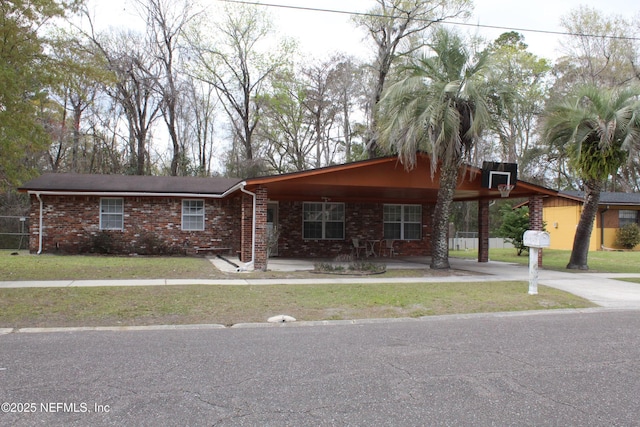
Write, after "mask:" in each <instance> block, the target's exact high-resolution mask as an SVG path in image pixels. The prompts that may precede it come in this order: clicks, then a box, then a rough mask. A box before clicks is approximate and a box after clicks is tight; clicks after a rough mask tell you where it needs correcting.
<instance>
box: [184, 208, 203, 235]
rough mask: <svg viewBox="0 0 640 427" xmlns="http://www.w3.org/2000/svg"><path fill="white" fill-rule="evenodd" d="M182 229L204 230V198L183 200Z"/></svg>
mask: <svg viewBox="0 0 640 427" xmlns="http://www.w3.org/2000/svg"><path fill="white" fill-rule="evenodd" d="M182 229H183V230H191V231H202V230H204V200H183V201H182Z"/></svg>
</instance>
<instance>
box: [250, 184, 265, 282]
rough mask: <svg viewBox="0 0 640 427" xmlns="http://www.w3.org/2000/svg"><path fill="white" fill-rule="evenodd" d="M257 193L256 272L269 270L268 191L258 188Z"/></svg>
mask: <svg viewBox="0 0 640 427" xmlns="http://www.w3.org/2000/svg"><path fill="white" fill-rule="evenodd" d="M255 193H256V259H255V260H254V265H253V267H254V268H255V269H256V270H266V269H267V255H268V252H267V245H268V236H267V201H268V195H267V189H266V188H265V187H258V188H257V189H256V191H255Z"/></svg>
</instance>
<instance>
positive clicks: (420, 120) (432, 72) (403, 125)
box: [380, 29, 490, 269]
mask: <svg viewBox="0 0 640 427" xmlns="http://www.w3.org/2000/svg"><path fill="white" fill-rule="evenodd" d="M429 47H430V48H431V50H432V51H433V53H434V55H432V56H423V57H421V58H419V59H416V60H414V61H413V63H412V64H411V65H410V66H409V67H407V70H406V72H407V74H406V76H405V77H404V78H402V79H401V80H400V81H398V82H397V83H395V84H393V85H392V86H390V87H389V89H388V90H387V92H386V93H385V95H384V97H383V99H382V101H381V107H382V109H381V118H380V119H381V123H382V126H381V130H380V138H381V141H382V143H383V144H385V145H387V146H388V147H391V148H392V149H394V150H395V151H397V153H398V156H399V158H400V160H401V161H402V163H403V164H404V165H405V167H406V168H407V169H411V168H413V167H414V166H415V162H416V152H417V151H418V150H425V151H427V152H428V153H429V154H430V158H431V163H432V164H431V173H432V179H433V174H434V173H435V171H436V170H437V169H439V170H440V186H439V189H438V196H437V201H436V206H435V212H434V218H433V233H432V257H431V268H434V269H448V268H449V242H448V239H447V233H448V228H449V216H450V210H451V203H452V201H453V196H454V193H455V188H456V185H457V181H458V170H459V168H460V166H461V165H462V164H463V161H464V160H465V158H467V157H465V156H468V155H469V154H470V153H471V150H472V149H473V147H474V144H475V140H476V139H477V137H478V136H479V135H480V132H481V131H482V130H483V128H485V127H486V125H487V124H488V123H489V121H490V114H489V109H488V106H487V96H486V94H485V90H486V87H487V86H486V84H485V79H484V72H485V71H486V70H487V67H486V65H487V59H488V54H487V52H486V51H485V52H483V53H480V54H478V55H477V56H474V55H473V53H472V52H471V51H470V50H468V49H467V46H466V44H465V42H464V41H463V40H462V38H461V37H460V36H458V35H457V34H455V33H452V32H450V31H447V30H444V29H443V30H439V31H438V32H436V33H435V34H434V39H433V43H432V44H430V45H429Z"/></svg>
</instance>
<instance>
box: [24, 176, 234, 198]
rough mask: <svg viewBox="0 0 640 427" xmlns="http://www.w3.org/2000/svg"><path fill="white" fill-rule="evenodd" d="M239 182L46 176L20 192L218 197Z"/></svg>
mask: <svg viewBox="0 0 640 427" xmlns="http://www.w3.org/2000/svg"><path fill="white" fill-rule="evenodd" d="M240 182H242V180H240V179H237V178H199V177H182V176H179V177H178V176H134V175H89V174H71V173H60V174H57V173H49V174H44V175H42V176H40V177H38V178H35V179H32V180H31V181H29V182H27V183H25V184H24V185H23V186H22V187H20V188H19V190H20V191H51V192H83V193H84V192H86V193H165V194H169V193H182V194H211V195H220V194H223V193H225V192H226V191H228V190H230V189H232V188H233V187H234V186H235V185H237V184H239V183H240Z"/></svg>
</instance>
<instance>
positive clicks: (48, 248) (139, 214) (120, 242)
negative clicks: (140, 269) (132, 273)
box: [29, 196, 240, 254]
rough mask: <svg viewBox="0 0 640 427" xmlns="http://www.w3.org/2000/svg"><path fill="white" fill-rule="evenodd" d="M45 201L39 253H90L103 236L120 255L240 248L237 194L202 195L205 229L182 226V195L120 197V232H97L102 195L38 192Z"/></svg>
mask: <svg viewBox="0 0 640 427" xmlns="http://www.w3.org/2000/svg"><path fill="white" fill-rule="evenodd" d="M42 199H43V200H44V214H43V217H44V221H43V224H44V234H43V252H53V251H60V252H64V253H72V254H73V253H84V252H90V251H91V250H92V246H95V242H96V239H98V238H100V237H104V236H107V237H108V239H110V240H111V242H112V243H113V244H114V246H115V248H116V252H118V253H135V252H142V253H144V252H145V251H148V250H149V248H147V247H146V246H147V245H150V244H151V243H159V244H162V245H163V247H164V248H166V250H167V251H168V252H172V253H185V252H186V253H189V252H192V251H193V250H194V249H193V248H194V247H196V246H199V247H224V248H230V249H231V253H235V252H236V251H239V250H240V239H239V233H238V230H239V229H240V217H239V215H238V212H239V211H240V198H239V197H232V198H228V199H224V200H218V199H204V205H205V227H204V228H205V229H204V231H183V230H182V200H183V199H181V198H161V197H129V198H124V199H123V200H124V230H122V231H119V230H110V231H101V230H100V197H94V196H42ZM39 206H40V205H39V202H38V200H37V199H36V198H35V196H32V201H31V212H30V224H31V226H30V241H29V248H30V250H31V251H32V252H35V251H37V250H38V244H39V242H38V239H39V236H38V232H39V229H38V227H39Z"/></svg>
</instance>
